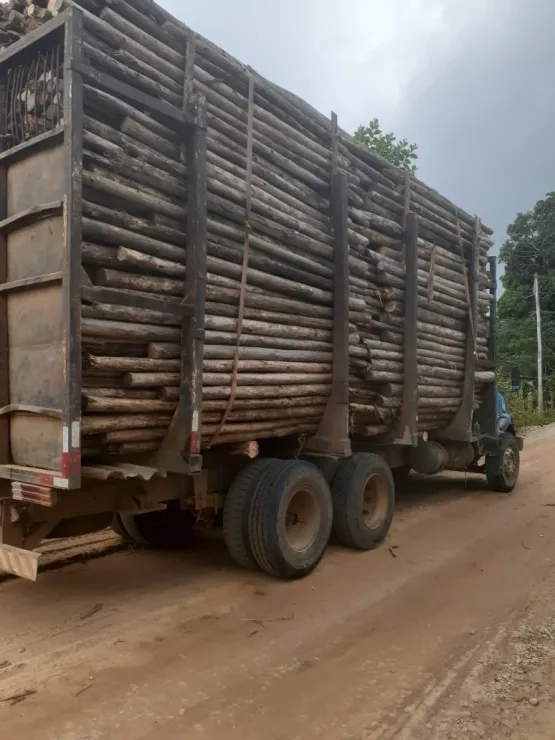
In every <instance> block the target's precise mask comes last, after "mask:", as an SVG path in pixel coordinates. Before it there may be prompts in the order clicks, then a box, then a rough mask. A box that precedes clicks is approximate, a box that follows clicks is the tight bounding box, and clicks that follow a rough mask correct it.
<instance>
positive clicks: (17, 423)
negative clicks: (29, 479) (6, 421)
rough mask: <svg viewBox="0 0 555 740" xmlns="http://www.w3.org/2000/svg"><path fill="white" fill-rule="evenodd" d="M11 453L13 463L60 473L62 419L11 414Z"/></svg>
mask: <svg viewBox="0 0 555 740" xmlns="http://www.w3.org/2000/svg"><path fill="white" fill-rule="evenodd" d="M10 433H11V442H12V444H11V453H12V459H13V462H14V464H16V465H25V466H29V467H33V468H43V469H44V470H61V467H62V437H63V430H62V420H61V419H54V418H50V417H48V416H39V415H38V414H19V413H16V414H12V415H11V417H10Z"/></svg>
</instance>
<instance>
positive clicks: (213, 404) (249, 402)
mask: <svg viewBox="0 0 555 740" xmlns="http://www.w3.org/2000/svg"><path fill="white" fill-rule="evenodd" d="M163 390H170V391H171V390H173V389H171V388H170V389H163ZM327 400H328V399H327V397H326V396H307V397H306V398H303V399H302V401H300V400H299V398H296V397H291V398H288V397H283V396H277V397H274V398H271V397H270V398H239V399H237V400H236V401H235V403H234V405H233V409H234V412H233V413H239V412H242V411H245V410H247V411H252V410H258V411H262V410H265V411H275V412H276V413H279V412H280V410H285V409H293V410H294V409H295V408H298V407H299V406H302V407H303V408H306V407H308V406H317V407H323V406H325V404H326V402H327ZM227 403H228V402H227V400H226V399H220V400H206V399H205V400H203V402H202V410H203V413H204V412H211V411H224V410H225V409H226V408H227Z"/></svg>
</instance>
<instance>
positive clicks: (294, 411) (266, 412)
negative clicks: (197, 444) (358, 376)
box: [202, 402, 325, 424]
mask: <svg viewBox="0 0 555 740" xmlns="http://www.w3.org/2000/svg"><path fill="white" fill-rule="evenodd" d="M324 409H325V405H318V406H316V405H314V406H304V405H303V406H300V405H299V403H298V402H297V404H296V406H289V407H287V406H286V407H280V408H262V409H244V408H242V409H239V410H237V411H232V412H231V413H230V414H229V416H228V417H227V421H228V422H229V423H230V424H232V423H238V422H249V421H272V420H276V421H285V420H288V421H289V420H290V419H297V420H298V419H302V420H305V419H315V418H320V417H321V416H322V414H323V413H324ZM221 418H222V412H221V411H208V412H205V411H204V408H203V414H202V421H203V424H218V422H219V421H220V420H221Z"/></svg>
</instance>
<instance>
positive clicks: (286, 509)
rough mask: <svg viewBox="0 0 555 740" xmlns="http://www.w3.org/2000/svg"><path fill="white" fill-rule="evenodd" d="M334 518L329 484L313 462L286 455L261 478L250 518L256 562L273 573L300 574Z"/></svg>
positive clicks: (312, 562) (309, 566)
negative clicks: (292, 458)
mask: <svg viewBox="0 0 555 740" xmlns="http://www.w3.org/2000/svg"><path fill="white" fill-rule="evenodd" d="M332 518H333V505H332V500H331V493H330V489H329V486H328V484H327V482H326V479H325V478H324V475H323V474H322V473H321V471H320V470H318V468H317V467H316V466H315V465H312V464H311V463H308V462H304V461H302V460H289V461H286V462H282V463H281V464H280V465H279V466H277V467H273V468H271V469H269V470H268V471H267V472H266V474H265V475H264V476H263V477H262V478H261V479H260V481H259V484H258V487H257V490H256V492H255V495H254V497H253V501H252V508H251V514H250V520H249V536H250V544H251V548H252V553H253V556H254V558H255V560H256V562H257V563H258V565H259V566H260V568H262V570H264V571H265V572H266V573H268V574H269V575H272V576H275V577H277V578H283V579H287V580H293V579H296V578H303V577H304V576H306V575H308V574H309V573H310V572H312V571H313V570H314V568H316V566H317V565H318V563H319V562H320V560H321V559H322V557H323V555H324V552H325V550H326V547H327V545H328V542H329V538H330V533H331V526H332Z"/></svg>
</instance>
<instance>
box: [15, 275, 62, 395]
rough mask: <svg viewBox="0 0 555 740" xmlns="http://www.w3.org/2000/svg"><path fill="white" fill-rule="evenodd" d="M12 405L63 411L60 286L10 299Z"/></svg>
mask: <svg viewBox="0 0 555 740" xmlns="http://www.w3.org/2000/svg"><path fill="white" fill-rule="evenodd" d="M8 337H9V347H10V352H9V367H10V378H9V387H10V405H13V404H26V405H33V406H43V407H45V408H49V409H60V408H61V407H62V405H63V402H64V396H65V378H64V363H63V355H64V348H63V344H62V339H63V325H62V292H61V287H60V286H59V285H51V286H47V287H44V288H42V287H40V288H36V289H34V290H26V291H22V292H18V293H13V294H12V295H9V296H8Z"/></svg>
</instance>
